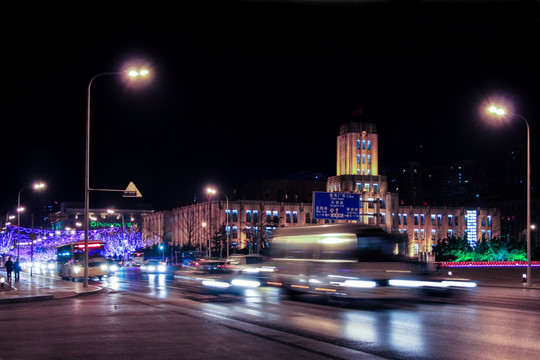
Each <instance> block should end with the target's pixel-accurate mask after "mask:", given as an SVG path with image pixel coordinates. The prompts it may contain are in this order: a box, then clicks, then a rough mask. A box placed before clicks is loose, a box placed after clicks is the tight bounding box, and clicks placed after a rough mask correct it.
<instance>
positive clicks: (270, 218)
mask: <svg viewBox="0 0 540 360" xmlns="http://www.w3.org/2000/svg"><path fill="white" fill-rule="evenodd" d="M271 221H272V212H271V211H270V210H267V211H266V222H267V223H269V222H271Z"/></svg>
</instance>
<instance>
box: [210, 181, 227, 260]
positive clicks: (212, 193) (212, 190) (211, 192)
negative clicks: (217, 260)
mask: <svg viewBox="0 0 540 360" xmlns="http://www.w3.org/2000/svg"><path fill="white" fill-rule="evenodd" d="M206 192H207V193H208V195H215V194H216V193H217V192H218V190H216V189H214V188H211V187H209V188H207V189H206ZM220 194H221V195H223V196H225V200H226V201H227V203H226V208H227V210H230V209H229V197H228V196H227V194H225V193H222V192H220ZM225 218H226V220H227V227H228V228H229V231H225V233H226V237H227V251H226V254H227V257H229V233H230V231H231V228H230V222H229V221H230V219H229V218H230V213H229V215H225ZM220 256H222V255H221V254H220Z"/></svg>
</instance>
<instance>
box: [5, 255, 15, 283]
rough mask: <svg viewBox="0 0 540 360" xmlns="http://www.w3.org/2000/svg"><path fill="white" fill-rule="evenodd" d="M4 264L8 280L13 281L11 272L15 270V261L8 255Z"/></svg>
mask: <svg viewBox="0 0 540 360" xmlns="http://www.w3.org/2000/svg"><path fill="white" fill-rule="evenodd" d="M4 265H5V266H6V273H7V280H8V281H11V273H12V272H13V261H11V257H10V256H8V259H7V261H6V263H5V264H4Z"/></svg>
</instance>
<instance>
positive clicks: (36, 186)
mask: <svg viewBox="0 0 540 360" xmlns="http://www.w3.org/2000/svg"><path fill="white" fill-rule="evenodd" d="M30 188H34V190H42V189H44V188H45V184H44V183H41V182H40V183H35V184H34V185H32V186H26V187H23V188H22V189H21V190H19V194H18V195H17V258H19V242H20V241H21V212H22V211H24V208H21V193H22V192H23V190H26V189H30Z"/></svg>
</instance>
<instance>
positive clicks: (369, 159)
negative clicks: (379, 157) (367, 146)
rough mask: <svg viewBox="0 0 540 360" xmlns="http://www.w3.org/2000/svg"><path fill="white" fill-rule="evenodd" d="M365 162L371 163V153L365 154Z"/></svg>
mask: <svg viewBox="0 0 540 360" xmlns="http://www.w3.org/2000/svg"><path fill="white" fill-rule="evenodd" d="M367 163H368V164H369V165H371V155H368V156H367Z"/></svg>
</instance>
